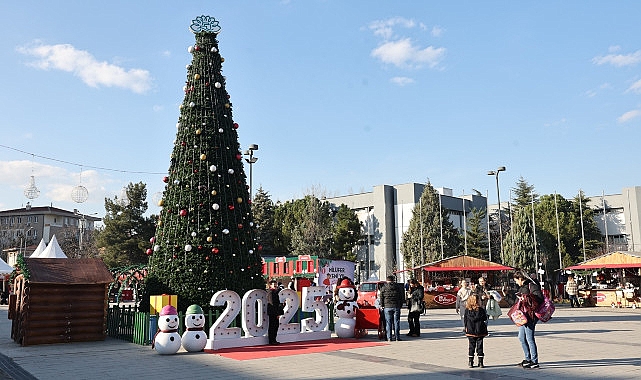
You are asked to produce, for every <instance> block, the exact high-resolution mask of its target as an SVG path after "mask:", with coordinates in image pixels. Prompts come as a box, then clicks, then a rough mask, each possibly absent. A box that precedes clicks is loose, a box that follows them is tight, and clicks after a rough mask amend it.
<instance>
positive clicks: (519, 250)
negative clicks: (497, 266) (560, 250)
mask: <svg viewBox="0 0 641 380" xmlns="http://www.w3.org/2000/svg"><path fill="white" fill-rule="evenodd" d="M536 233H537V238H538V237H539V231H538V230H537V231H536ZM504 243H505V244H503V258H504V259H505V263H504V264H505V265H510V266H512V267H515V268H523V269H527V270H528V271H533V270H534V269H535V266H536V265H535V263H536V258H535V257H534V230H533V226H532V214H531V211H530V210H529V209H528V208H519V209H517V210H516V212H515V213H514V215H513V220H512V228H511V229H510V232H508V234H507V235H506V237H505V240H504ZM537 247H538V246H537ZM537 249H538V248H537ZM512 253H514V255H513V254H512ZM539 254H540V252H537V255H539Z"/></svg>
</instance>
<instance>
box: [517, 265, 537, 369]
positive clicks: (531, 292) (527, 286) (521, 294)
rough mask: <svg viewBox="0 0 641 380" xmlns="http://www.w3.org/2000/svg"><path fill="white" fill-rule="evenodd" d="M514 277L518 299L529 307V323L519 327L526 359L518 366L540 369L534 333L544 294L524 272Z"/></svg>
mask: <svg viewBox="0 0 641 380" xmlns="http://www.w3.org/2000/svg"><path fill="white" fill-rule="evenodd" d="M512 277H513V278H514V282H516V284H517V285H518V286H519V289H518V290H517V292H516V294H517V297H518V298H519V300H521V302H522V303H523V304H525V305H528V306H526V307H527V310H525V311H526V315H527V320H528V321H527V323H526V324H524V325H523V326H519V341H520V342H521V347H522V348H523V354H524V356H525V358H524V359H523V361H522V362H521V363H519V364H518V365H520V366H521V367H523V368H539V353H538V349H537V347H536V340H535V339H534V331H535V329H536V323H537V322H538V321H539V319H538V318H537V317H536V315H535V314H534V309H535V308H536V307H538V305H540V304H541V303H542V302H543V292H542V291H541V287H540V286H539V284H537V283H535V282H534V281H532V279H531V278H530V277H529V276H528V275H527V274H526V273H525V272H524V271H522V270H517V271H515V272H514V274H513V275H512Z"/></svg>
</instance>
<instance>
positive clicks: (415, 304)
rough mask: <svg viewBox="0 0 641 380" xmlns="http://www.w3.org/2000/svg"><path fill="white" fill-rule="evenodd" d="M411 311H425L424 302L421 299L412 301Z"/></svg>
mask: <svg viewBox="0 0 641 380" xmlns="http://www.w3.org/2000/svg"><path fill="white" fill-rule="evenodd" d="M410 313H423V303H422V302H421V301H412V307H411V308H410Z"/></svg>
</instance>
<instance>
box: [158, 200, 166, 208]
mask: <svg viewBox="0 0 641 380" xmlns="http://www.w3.org/2000/svg"><path fill="white" fill-rule="evenodd" d="M164 205H165V200H164V199H161V200H159V201H158V206H160V207H162V206H164Z"/></svg>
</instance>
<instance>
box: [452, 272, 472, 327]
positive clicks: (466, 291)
mask: <svg viewBox="0 0 641 380" xmlns="http://www.w3.org/2000/svg"><path fill="white" fill-rule="evenodd" d="M470 294H472V290H471V289H470V287H469V286H468V285H467V281H466V280H465V279H463V280H461V287H460V288H459V290H458V292H456V312H457V313H459V315H460V316H461V323H462V324H463V332H465V322H464V321H463V317H464V316H465V302H467V298H468V297H469V296H470Z"/></svg>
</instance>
